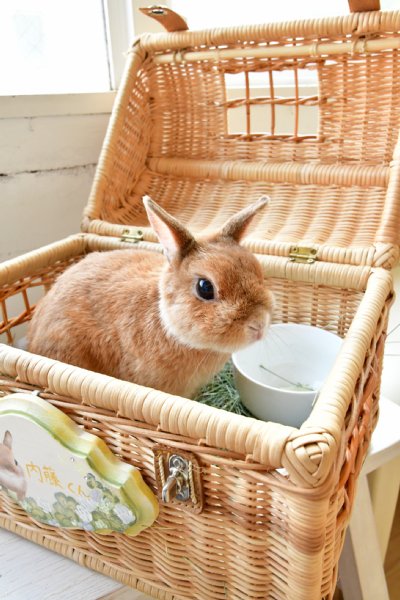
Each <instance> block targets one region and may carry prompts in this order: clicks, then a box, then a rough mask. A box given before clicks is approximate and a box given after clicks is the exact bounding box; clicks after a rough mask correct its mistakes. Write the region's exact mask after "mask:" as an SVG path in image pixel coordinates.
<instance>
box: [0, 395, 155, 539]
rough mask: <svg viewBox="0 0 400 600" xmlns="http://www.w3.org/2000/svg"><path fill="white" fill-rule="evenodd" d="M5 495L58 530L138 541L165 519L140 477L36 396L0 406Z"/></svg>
mask: <svg viewBox="0 0 400 600" xmlns="http://www.w3.org/2000/svg"><path fill="white" fill-rule="evenodd" d="M0 487H1V488H3V489H4V490H5V491H7V492H8V494H9V495H10V496H11V497H12V498H13V499H14V500H15V501H16V502H18V504H19V505H20V506H21V507H22V508H23V509H24V510H25V511H26V512H27V513H28V514H29V515H31V517H32V518H34V519H36V520H37V521H40V522H42V523H46V524H48V525H52V526H55V527H68V528H77V529H85V530H87V531H95V532H97V533H109V532H110V531H117V532H120V533H125V534H127V535H136V534H138V533H139V532H140V531H142V530H143V529H144V528H146V527H149V526H150V525H152V523H153V522H154V520H155V519H156V518H157V515H158V501H157V498H156V497H155V495H154V494H153V492H152V491H151V490H150V488H149V487H148V486H147V485H146V484H145V482H144V481H143V479H142V476H141V474H140V471H139V470H138V469H136V468H135V467H133V466H131V465H129V464H127V463H124V462H122V461H120V460H118V459H117V458H116V457H115V456H114V455H113V454H112V452H111V451H110V450H109V448H108V447H107V446H106V444H105V443H104V442H103V441H102V440H101V439H100V438H98V437H96V436H95V435H92V434H90V433H87V432H86V431H84V430H83V429H80V428H79V427H78V426H77V425H76V424H75V423H74V422H73V421H72V419H70V418H69V417H68V416H66V415H65V414H64V413H63V412H61V411H60V410H58V409H57V408H55V407H54V406H52V405H51V404H49V403H48V402H46V401H44V400H42V399H40V398H38V397H36V396H33V395H30V394H19V393H18V394H10V395H9V396H6V397H4V398H0Z"/></svg>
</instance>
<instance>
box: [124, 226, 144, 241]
mask: <svg viewBox="0 0 400 600" xmlns="http://www.w3.org/2000/svg"><path fill="white" fill-rule="evenodd" d="M142 240H143V231H142V230H141V229H138V228H137V227H129V229H124V230H123V231H122V235H121V242H131V243H132V244H137V243H138V242H141V241H142Z"/></svg>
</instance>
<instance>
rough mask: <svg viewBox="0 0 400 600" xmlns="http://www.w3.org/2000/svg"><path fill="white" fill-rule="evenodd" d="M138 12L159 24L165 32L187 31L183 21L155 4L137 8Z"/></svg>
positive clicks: (175, 14) (166, 8) (178, 16)
mask: <svg viewBox="0 0 400 600" xmlns="http://www.w3.org/2000/svg"><path fill="white" fill-rule="evenodd" d="M139 10H140V12H142V13H143V14H144V15H147V16H148V17H151V18H152V19H155V20H156V21H158V22H159V23H161V25H162V26H163V27H164V28H165V29H166V30H167V31H186V30H187V29H189V27H188V24H187V23H186V21H185V19H184V18H183V17H181V16H180V15H179V14H178V13H176V12H175V11H173V10H172V9H170V8H168V7H167V6H163V5H161V4H156V5H153V6H147V7H143V8H139Z"/></svg>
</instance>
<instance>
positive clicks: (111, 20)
mask: <svg viewBox="0 0 400 600" xmlns="http://www.w3.org/2000/svg"><path fill="white" fill-rule="evenodd" d="M102 2H103V10H104V15H105V22H106V36H107V46H108V55H109V68H110V78H111V86H112V89H111V90H107V91H102V92H89V93H87V92H74V93H67V94H56V93H55V94H26V95H9V96H0V118H1V119H7V118H20V117H21V118H23V117H37V116H57V115H78V114H80V115H82V114H101V113H109V112H111V109H112V106H113V103H114V100H115V95H116V90H117V89H118V86H119V84H120V82H121V78H122V74H123V70H124V65H125V56H126V52H127V51H128V49H129V47H130V46H131V44H132V42H133V40H134V39H135V36H137V35H139V34H140V33H141V32H144V31H161V30H162V27H161V26H160V25H159V24H158V23H156V22H155V21H153V19H149V18H148V17H146V16H145V15H142V13H140V12H139V8H140V7H141V6H143V0H102ZM163 4H164V5H167V6H168V5H170V4H171V2H170V0H163Z"/></svg>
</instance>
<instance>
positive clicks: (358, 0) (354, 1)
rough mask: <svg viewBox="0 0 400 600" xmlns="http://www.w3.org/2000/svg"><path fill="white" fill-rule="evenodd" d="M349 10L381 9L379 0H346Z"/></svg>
mask: <svg viewBox="0 0 400 600" xmlns="http://www.w3.org/2000/svg"><path fill="white" fill-rule="evenodd" d="M348 2H349V7H350V12H367V11H370V10H381V3H380V0H348Z"/></svg>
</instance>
